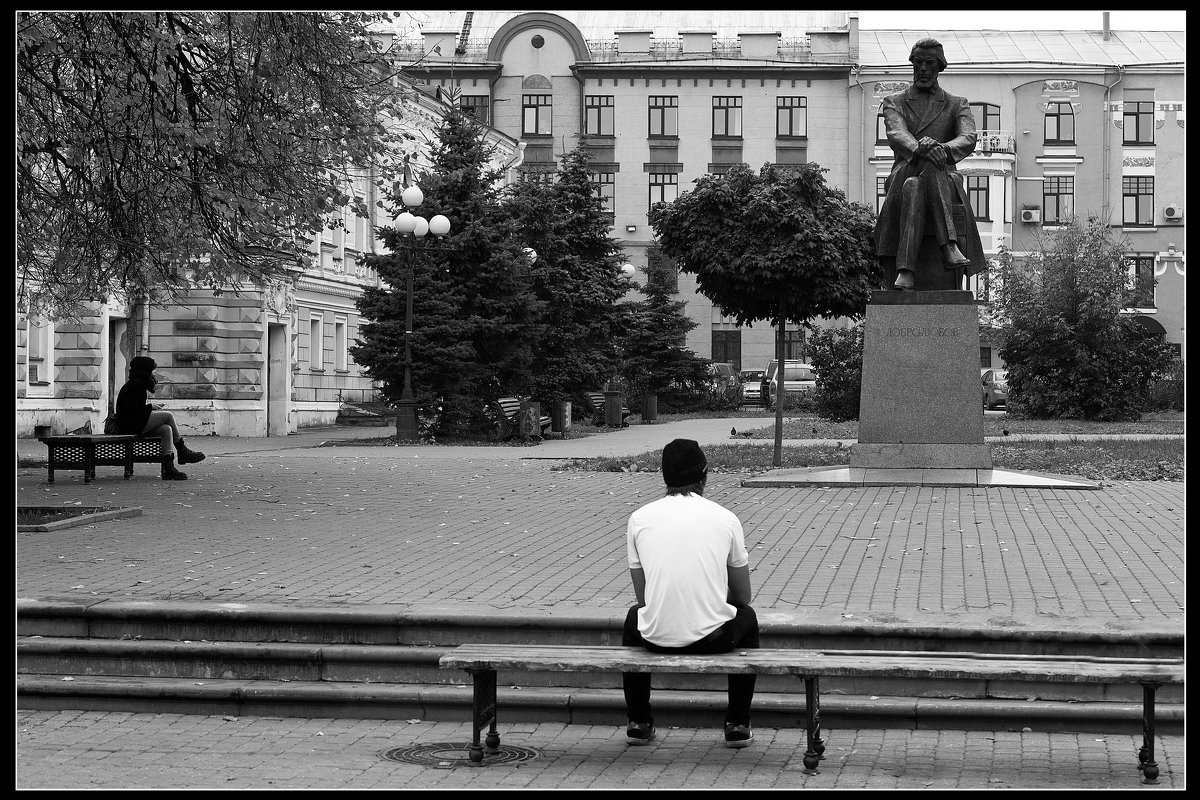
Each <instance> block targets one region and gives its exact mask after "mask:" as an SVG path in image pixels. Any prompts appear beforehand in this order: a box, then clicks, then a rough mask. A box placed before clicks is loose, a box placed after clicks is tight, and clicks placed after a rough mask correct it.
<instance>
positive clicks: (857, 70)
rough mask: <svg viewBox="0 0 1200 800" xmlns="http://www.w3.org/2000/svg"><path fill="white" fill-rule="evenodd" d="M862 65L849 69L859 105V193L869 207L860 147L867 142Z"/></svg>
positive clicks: (865, 96)
mask: <svg viewBox="0 0 1200 800" xmlns="http://www.w3.org/2000/svg"><path fill="white" fill-rule="evenodd" d="M861 73H862V64H855V65H854V66H852V67H850V74H851V75H853V76H854V85H855V86H857V87H858V91H859V93H860V94H859V104H858V151H859V164H860V169H859V187H858V188H859V193H860V196H861V197H862V202H863V203H864V204H865V205H871V203H868V202H867V166H866V164H863V163H862V156H863V155H864V153H863V152H862V147H863V145H864V144H866V142H867V90H866V89H864V88H863V85H862V79H861V77H860V74H861ZM846 94H847V95H849V94H850V87H846ZM846 102H847V103H849V102H850V98H849V97H847V98H846Z"/></svg>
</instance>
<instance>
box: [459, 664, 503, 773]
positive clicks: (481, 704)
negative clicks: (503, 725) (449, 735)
mask: <svg viewBox="0 0 1200 800" xmlns="http://www.w3.org/2000/svg"><path fill="white" fill-rule="evenodd" d="M467 672H469V673H470V674H471V677H472V678H473V679H474V684H475V688H474V703H473V709H472V713H471V752H470V755H469V758H470V764H471V766H473V767H477V766H479V765H481V764H482V763H483V748H484V745H483V744H480V742H479V734H480V733H481V732H482V731H483V726H484V725H488V726H489V727H488V735H487V739H486V740H485V744H486V745H487V751H488V752H489V753H495V752H496V751H497V750H499V749H500V734H499V733H497V732H496V670H494V669H478V670H475V669H471V670H467Z"/></svg>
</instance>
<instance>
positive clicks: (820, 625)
mask: <svg viewBox="0 0 1200 800" xmlns="http://www.w3.org/2000/svg"><path fill="white" fill-rule="evenodd" d="M624 617H625V609H624V608H618V609H611V610H610V609H596V610H588V611H565V612H564V611H558V610H554V609H551V610H545V609H528V610H520V611H508V610H497V609H490V608H481V607H479V606H469V605H460V606H396V605H361V606H345V605H343V606H328V607H323V606H295V605H277V604H266V603H259V604H241V603H209V602H202V603H183V602H159V601H154V602H142V601H122V600H96V601H86V600H79V599H76V598H68V599H61V598H20V599H18V600H17V634H18V635H19V636H33V635H40V636H55V637H78V638H93V639H122V638H129V639H134V638H141V639H147V640H149V639H155V640H164V641H172V640H173V641H213V642H215V641H222V642H297V643H311V644H379V645H398V644H403V645H417V646H453V645H459V644H468V643H475V642H493V643H507V644H564V645H612V644H620V642H621V625H622V622H623V620H624ZM759 625H760V629H761V633H762V645H763V647H796V648H809V649H836V650H917V651H931V652H987V653H1003V654H1025V655H1077V656H1108V657H1125V658H1182V657H1183V655H1184V649H1183V641H1184V634H1183V630H1182V628H1180V629H1178V630H1165V631H1162V630H1152V629H1137V630H1122V629H1116V628H1105V629H1103V630H1088V629H1083V628H1079V627H1070V626H1069V625H1066V624H1064V625H1063V626H1061V627H1045V626H1043V627H1032V626H1020V627H1019V626H1015V625H1009V626H1007V627H999V626H997V625H994V624H987V623H986V622H981V623H972V622H958V621H955V622H954V624H930V625H914V624H911V623H907V622H902V623H882V622H871V621H867V622H858V621H851V620H845V619H841V618H837V619H835V620H833V621H829V622H825V621H813V619H812V618H811V615H809V614H800V613H787V612H775V611H771V612H762V613H760V614H759Z"/></svg>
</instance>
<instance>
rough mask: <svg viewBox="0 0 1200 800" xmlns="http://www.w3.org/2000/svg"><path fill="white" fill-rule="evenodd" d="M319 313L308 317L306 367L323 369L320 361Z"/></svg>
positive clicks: (321, 344) (321, 345)
mask: <svg viewBox="0 0 1200 800" xmlns="http://www.w3.org/2000/svg"><path fill="white" fill-rule="evenodd" d="M322 347H323V343H322V341H321V315H320V314H313V315H312V316H311V317H309V318H308V368H309V369H312V370H320V369H324V367H323V365H322V361H321V349H322Z"/></svg>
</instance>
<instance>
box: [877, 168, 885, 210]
mask: <svg viewBox="0 0 1200 800" xmlns="http://www.w3.org/2000/svg"><path fill="white" fill-rule="evenodd" d="M886 186H887V176H886V175H877V176H876V177H875V213H876V214H878V213H879V212H880V211H882V210H883V200H884V198H885V197H887V188H886Z"/></svg>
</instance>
